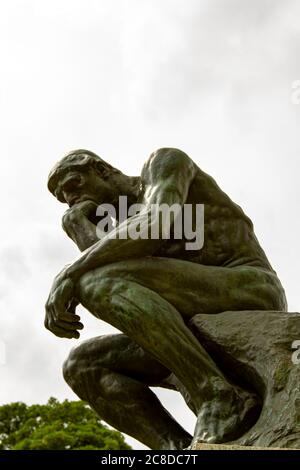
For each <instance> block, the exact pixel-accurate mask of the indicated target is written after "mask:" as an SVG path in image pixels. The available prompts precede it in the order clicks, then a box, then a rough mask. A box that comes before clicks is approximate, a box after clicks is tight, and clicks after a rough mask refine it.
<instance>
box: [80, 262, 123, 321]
mask: <svg viewBox="0 0 300 470" xmlns="http://www.w3.org/2000/svg"><path fill="white" fill-rule="evenodd" d="M115 274H116V273H111V272H110V270H108V269H105V268H100V269H96V270H94V271H90V272H88V273H86V274H84V275H83V276H82V277H81V278H80V280H79V282H78V285H77V292H78V298H79V300H80V303H81V304H82V305H83V306H84V307H85V308H87V310H89V311H90V312H92V313H93V314H96V315H97V314H99V313H100V311H103V310H105V309H106V308H107V307H108V306H109V305H110V304H111V302H112V301H113V298H114V297H115V296H116V295H118V294H119V293H120V292H121V291H124V289H127V287H128V282H127V281H126V279H125V278H123V276H122V275H121V274H120V275H118V276H116V275H115Z"/></svg>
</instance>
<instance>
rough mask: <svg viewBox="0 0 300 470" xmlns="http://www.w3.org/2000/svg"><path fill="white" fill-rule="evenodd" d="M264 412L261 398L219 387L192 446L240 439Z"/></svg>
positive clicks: (200, 417) (206, 407) (201, 416)
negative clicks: (199, 443)
mask: <svg viewBox="0 0 300 470" xmlns="http://www.w3.org/2000/svg"><path fill="white" fill-rule="evenodd" d="M260 410H261V405H260V400H259V399H258V397H257V395H255V394H253V393H250V392H246V391H245V390H242V389H240V388H239V387H229V386H227V385H226V386H225V384H224V383H221V382H220V383H218V384H217V393H216V396H215V398H213V399H212V400H211V401H207V402H205V403H203V405H202V407H201V410H200V413H199V414H198V418H197V423H196V427H195V432H194V438H193V441H192V444H191V446H193V444H195V443H196V442H206V443H211V444H212V443H222V442H228V441H232V440H235V439H237V438H238V437H240V436H242V435H243V434H244V433H245V432H246V431H248V429H250V428H251V426H253V424H254V423H255V421H256V420H257V418H258V416H259V412H260Z"/></svg>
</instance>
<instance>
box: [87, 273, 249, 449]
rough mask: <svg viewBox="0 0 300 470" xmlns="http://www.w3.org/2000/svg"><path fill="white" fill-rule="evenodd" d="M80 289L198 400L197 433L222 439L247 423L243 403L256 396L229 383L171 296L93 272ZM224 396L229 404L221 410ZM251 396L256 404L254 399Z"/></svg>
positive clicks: (98, 312)
mask: <svg viewBox="0 0 300 470" xmlns="http://www.w3.org/2000/svg"><path fill="white" fill-rule="evenodd" d="M79 294H80V297H79V298H80V301H81V303H82V304H83V305H84V306H85V307H86V308H87V309H88V310H89V311H90V312H91V313H93V314H94V315H95V316H96V317H98V318H100V319H102V320H104V321H107V322H108V323H110V324H111V325H113V326H115V327H116V328H118V329H119V330H121V331H122V332H124V333H125V334H126V335H127V336H129V337H130V338H131V339H132V340H134V341H135V342H136V343H138V344H139V345H140V346H141V347H142V348H143V349H145V350H146V351H148V352H149V353H151V354H152V355H153V356H154V357H155V358H156V359H157V360H158V361H159V362H160V363H161V364H163V365H164V366H165V367H166V368H167V369H169V370H171V371H172V372H173V373H174V374H175V376H176V377H177V378H178V379H179V381H180V382H181V383H182V384H183V386H184V387H185V388H186V389H187V391H188V393H189V395H190V397H191V400H192V401H193V403H194V404H195V411H196V413H197V415H199V420H198V424H197V427H196V434H198V435H199V436H200V438H201V439H205V440H207V441H208V440H211V441H215V442H222V441H224V440H226V439H227V438H228V436H232V435H235V434H236V432H237V429H238V428H241V429H242V425H243V422H244V420H246V421H247V418H248V414H249V413H248V414H246V415H245V416H244V414H243V413H244V411H243V410H244V408H245V407H244V405H245V403H246V401H247V400H248V398H251V399H252V398H253V397H252V396H250V395H249V394H248V393H244V394H243V393H240V391H239V390H238V389H236V388H234V387H233V386H232V385H231V384H229V383H228V381H227V380H226V379H225V377H224V375H223V374H222V373H221V371H220V370H219V369H218V368H217V366H216V364H215V363H214V362H213V361H212V359H211V358H210V357H209V356H208V354H207V353H206V351H205V350H204V349H203V348H202V346H201V345H200V344H199V342H198V340H197V339H196V338H195V337H194V335H193V334H192V332H191V331H190V330H189V329H188V328H187V326H186V325H185V323H184V321H183V319H182V317H181V315H180V314H179V312H178V311H177V310H176V309H175V308H174V307H173V306H172V305H171V304H170V303H169V302H167V301H166V300H165V299H163V298H162V297H161V296H160V295H158V294H156V293H155V292H154V291H152V290H150V289H148V288H145V287H142V286H140V285H139V284H137V283H136V282H132V281H127V280H124V279H112V278H109V279H105V278H103V277H102V278H101V277H97V275H93V273H90V274H89V275H88V276H83V278H82V279H81V281H80V288H79ZM222 396H224V397H225V400H227V401H228V403H230V405H229V406H227V407H226V408H224V412H222V413H221V414H220V409H221V410H222V409H223V408H222V406H220V404H222V401H223V398H222ZM248 401H249V400H248ZM250 401H251V405H249V409H250V410H251V409H252V408H253V407H254V406H255V400H253V399H252V400H250ZM244 424H245V423H244ZM245 425H246V424H245ZM202 431H203V432H202Z"/></svg>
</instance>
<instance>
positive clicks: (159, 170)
mask: <svg viewBox="0 0 300 470" xmlns="http://www.w3.org/2000/svg"><path fill="white" fill-rule="evenodd" d="M195 172H196V166H195V163H194V162H193V161H192V160H191V159H190V158H189V157H188V155H186V154H185V153H184V152H182V151H181V150H178V149H173V148H162V149H159V150H157V151H156V152H153V153H152V154H151V156H150V158H149V160H148V162H147V163H146V165H145V167H144V169H143V173H142V180H143V181H144V184H145V194H144V202H145V204H146V205H147V206H149V205H151V204H164V203H166V204H169V205H172V204H175V203H177V204H180V205H183V204H184V203H185V201H186V199H187V195H188V192H189V188H190V185H191V183H192V181H193V178H194V176H195Z"/></svg>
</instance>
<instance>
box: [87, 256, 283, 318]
mask: <svg viewBox="0 0 300 470" xmlns="http://www.w3.org/2000/svg"><path fill="white" fill-rule="evenodd" d="M98 276H99V278H103V276H105V277H106V278H112V279H113V278H115V279H117V278H122V279H124V280H126V279H128V280H130V281H134V282H137V283H138V284H140V285H143V286H144V287H147V288H149V289H151V290H153V291H155V292H156V293H158V294H159V295H161V296H162V297H163V298H164V299H165V300H167V301H168V302H170V303H171V304H172V305H173V306H174V307H175V308H177V310H178V311H179V312H180V313H181V314H182V315H183V317H185V318H187V319H189V318H190V317H191V316H193V315H195V314H197V313H219V312H223V311H226V310H284V309H285V297H284V291H283V289H282V287H281V284H280V282H279V280H278V278H277V276H276V275H275V274H273V273H272V272H268V271H264V270H262V269H259V268H256V267H252V266H239V267H236V268H226V267H219V266H205V265H201V264H196V263H192V262H189V261H185V260H179V259H175V258H161V257H148V258H140V259H134V260H126V261H122V262H119V263H113V264H110V265H107V266H104V267H102V268H99V269H97V270H95V271H94V272H93V278H94V280H95V279H97V277H98Z"/></svg>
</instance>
